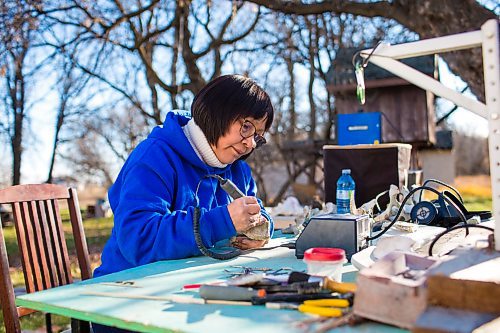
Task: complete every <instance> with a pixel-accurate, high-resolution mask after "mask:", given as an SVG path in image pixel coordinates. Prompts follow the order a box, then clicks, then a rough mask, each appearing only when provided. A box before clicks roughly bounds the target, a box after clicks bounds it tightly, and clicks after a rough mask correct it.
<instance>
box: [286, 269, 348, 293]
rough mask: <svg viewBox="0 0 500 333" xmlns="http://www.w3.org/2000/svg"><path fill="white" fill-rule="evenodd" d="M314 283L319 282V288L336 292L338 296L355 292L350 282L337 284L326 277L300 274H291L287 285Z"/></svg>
mask: <svg viewBox="0 0 500 333" xmlns="http://www.w3.org/2000/svg"><path fill="white" fill-rule="evenodd" d="M304 281H308V282H316V281H319V282H320V283H321V286H322V287H323V288H325V289H328V290H330V291H333V292H337V293H340V294H346V293H355V292H356V284H355V283H352V282H337V281H335V280H333V279H331V278H329V277H327V276H316V275H309V274H307V273H302V272H291V273H290V275H289V277H288V283H293V282H304Z"/></svg>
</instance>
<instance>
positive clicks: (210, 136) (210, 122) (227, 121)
mask: <svg viewBox="0 0 500 333" xmlns="http://www.w3.org/2000/svg"><path fill="white" fill-rule="evenodd" d="M191 115H192V117H193V119H194V121H195V122H196V124H197V125H198V126H199V127H200V128H201V130H202V131H203V133H204V134H205V136H206V137H207V140H208V142H209V143H210V144H214V145H215V144H216V143H217V141H218V140H219V138H220V137H222V136H223V135H224V134H226V133H227V132H228V131H229V127H230V126H231V124H232V123H233V122H235V121H236V120H238V119H240V118H247V117H252V118H254V119H263V118H266V117H267V118H266V125H265V129H266V131H267V130H268V129H269V127H271V124H272V122H273V117H274V108H273V105H272V103H271V99H270V98H269V95H268V94H267V93H266V92H265V91H264V89H262V88H261V87H260V86H258V85H257V83H255V81H253V80H252V79H250V78H247V77H244V76H241V75H223V76H220V77H218V78H216V79H214V80H212V81H210V82H209V83H208V84H207V85H206V86H205V87H203V89H201V91H200V92H199V93H198V94H196V96H195V97H194V100H193V104H192V105H191Z"/></svg>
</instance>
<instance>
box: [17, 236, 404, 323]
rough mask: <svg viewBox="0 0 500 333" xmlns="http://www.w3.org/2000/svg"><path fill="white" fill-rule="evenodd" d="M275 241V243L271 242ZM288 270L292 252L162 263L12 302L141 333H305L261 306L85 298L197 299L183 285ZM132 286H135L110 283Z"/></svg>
mask: <svg viewBox="0 0 500 333" xmlns="http://www.w3.org/2000/svg"><path fill="white" fill-rule="evenodd" d="M272 241H277V240H272ZM232 266H246V267H252V268H263V267H267V268H272V269H278V268H280V267H291V268H292V269H294V270H305V268H306V266H305V264H304V263H303V262H302V260H298V259H296V258H295V255H294V251H293V250H290V249H287V248H276V249H272V250H269V251H254V252H252V253H250V254H246V255H243V256H240V257H237V258H234V259H232V260H228V261H219V260H215V259H212V258H208V257H196V258H189V259H182V260H170V261H161V262H156V263H153V264H149V265H145V266H141V267H136V268H133V269H129V270H126V271H122V272H118V273H114V274H110V275H107V276H102V277H99V278H95V279H90V280H86V281H82V282H77V283H74V284H71V285H67V286H62V287H58V288H53V289H49V290H45V291H40V292H36V293H33V294H26V295H22V296H18V297H17V298H16V304H17V305H18V306H23V307H27V308H31V309H35V310H39V311H43V312H48V313H53V314H58V315H62V316H66V317H71V318H76V319H81V320H85V321H91V322H96V323H101V324H105V325H109V326H116V327H120V328H127V329H130V330H136V331H140V332H171V331H180V332H202V333H212V332H213V333H221V332H238V333H246V332H248V333H267V332H269V333H279V332H286V333H293V332H304V331H305V329H304V328H300V327H297V326H296V325H295V324H296V323H297V322H298V321H301V320H304V319H307V318H308V316H307V315H305V314H302V313H300V312H297V311H293V310H271V309H266V308H265V307H264V306H236V305H212V304H180V303H171V302H167V301H160V300H144V299H126V298H112V297H102V296H89V295H85V294H86V293H89V292H94V293H95V292H107V293H120V294H124V293H125V294H127V295H137V296H144V295H147V296H155V297H165V296H167V297H168V296H169V295H184V296H192V297H198V295H197V294H198V293H197V292H195V291H183V290H182V287H183V286H184V285H186V284H196V283H207V282H212V281H216V280H221V279H225V278H227V277H228V273H227V272H225V271H224V270H230V271H232V272H236V271H238V270H239V269H238V268H234V267H232ZM344 272H345V273H344V275H343V280H344V281H352V280H353V279H354V277H355V272H354V269H353V268H352V266H351V265H347V266H344ZM116 281H134V285H133V286H117V285H110V284H109V283H112V282H116ZM335 332H375V333H376V332H384V333H396V332H398V333H399V332H406V331H404V330H400V329H398V328H395V327H391V326H387V325H382V324H377V323H365V324H362V325H360V326H356V327H342V328H338V329H336V330H335Z"/></svg>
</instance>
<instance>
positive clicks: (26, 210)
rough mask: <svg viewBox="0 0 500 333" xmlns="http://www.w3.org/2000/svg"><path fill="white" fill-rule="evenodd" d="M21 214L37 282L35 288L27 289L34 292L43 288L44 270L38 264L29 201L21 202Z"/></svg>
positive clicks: (30, 261) (34, 279)
mask: <svg viewBox="0 0 500 333" xmlns="http://www.w3.org/2000/svg"><path fill="white" fill-rule="evenodd" d="M21 215H22V219H23V225H24V232H25V235H26V240H27V242H26V243H27V245H28V256H29V264H30V265H31V270H32V272H33V281H34V283H35V290H27V291H28V292H30V293H31V292H34V291H37V290H43V284H42V272H41V271H40V265H39V264H38V254H37V249H36V243H35V232H34V230H33V219H32V216H31V213H30V207H29V203H28V202H21Z"/></svg>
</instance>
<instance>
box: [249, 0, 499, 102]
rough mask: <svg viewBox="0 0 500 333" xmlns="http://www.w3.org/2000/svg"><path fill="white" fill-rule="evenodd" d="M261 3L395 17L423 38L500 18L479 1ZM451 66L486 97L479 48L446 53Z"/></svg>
mask: <svg viewBox="0 0 500 333" xmlns="http://www.w3.org/2000/svg"><path fill="white" fill-rule="evenodd" d="M250 1H251V2H254V3H256V4H259V5H261V6H264V7H267V8H270V9H273V10H276V11H279V12H283V13H287V14H295V15H311V14H322V13H327V12H330V13H334V14H341V13H350V14H354V15H360V16H365V17H385V18H390V19H394V20H396V21H397V22H399V23H400V24H402V25H403V26H405V27H407V28H409V29H410V30H412V31H414V32H416V33H418V34H419V35H420V38H422V39H424V38H430V37H438V36H444V35H449V34H454V33H460V32H465V31H472V30H477V29H479V28H480V27H481V25H482V24H483V23H484V22H485V21H487V20H489V19H498V15H497V14H495V12H494V11H492V10H489V9H487V8H486V7H485V6H483V5H481V4H480V3H478V2H477V1H476V0H462V1H455V0H442V1H433V0H415V1H407V0H395V1H390V2H389V1H375V2H373V1H367V2H359V1H336V0H330V1H322V2H314V3H297V2H290V1H286V0H271V1H268V0H250ZM443 58H444V59H445V60H446V62H447V63H448V65H449V67H450V69H451V70H452V71H453V72H454V73H455V74H457V75H459V76H460V77H461V78H462V79H463V80H464V81H465V82H467V83H468V85H469V86H470V87H471V90H472V92H473V93H474V94H475V95H476V96H477V97H478V98H479V99H481V100H484V84H483V77H482V72H481V71H478V70H477V68H481V67H482V57H481V53H480V52H479V50H476V49H475V50H471V51H467V52H466V51H461V52H450V53H447V54H444V55H443Z"/></svg>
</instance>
